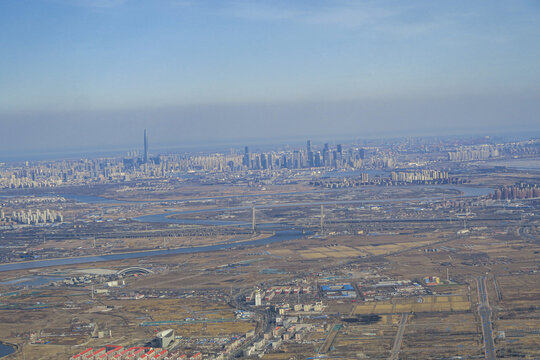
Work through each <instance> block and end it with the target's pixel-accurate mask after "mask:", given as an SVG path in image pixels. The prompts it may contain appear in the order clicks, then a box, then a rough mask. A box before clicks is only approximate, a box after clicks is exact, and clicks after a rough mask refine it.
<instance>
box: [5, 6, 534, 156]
mask: <svg viewBox="0 0 540 360" xmlns="http://www.w3.org/2000/svg"><path fill="white" fill-rule="evenodd" d="M539 13H540V5H539V4H538V2H536V1H491V2H489V4H486V3H472V4H471V3H470V2H465V1H453V2H438V3H435V2H432V1H417V2H406V3H404V2H399V1H358V2H355V1H338V0H328V1H298V2H289V1H175V0H170V1H168V0H160V1H129V0H97V1H90V0H74V1H65V0H36V1H24V2H21V1H11V0H10V1H3V2H2V3H1V4H0V34H1V35H0V42H1V45H2V49H3V51H2V53H3V56H2V57H1V58H0V68H1V69H2V71H1V75H0V76H1V81H0V123H1V125H2V131H1V132H0V149H1V150H3V151H10V152H17V151H23V150H24V151H34V152H41V151H45V150H51V149H53V150H55V151H59V150H61V149H63V148H69V149H100V148H103V147H104V146H105V147H110V146H111V145H112V144H114V145H115V146H121V147H133V146H135V145H137V144H138V142H139V140H140V131H141V129H142V128H148V129H149V131H150V132H151V133H152V141H153V143H154V144H159V143H167V144H174V143H178V144H181V143H185V142H190V143H193V142H198V141H202V142H228V141H230V140H233V141H236V140H238V142H239V143H241V141H242V140H246V139H249V138H263V137H264V138H276V139H280V138H303V137H319V136H321V135H324V136H326V135H331V136H335V137H341V136H344V135H348V134H350V133H351V132H355V133H358V134H367V135H369V134H388V135H394V134H400V135H413V134H436V135H440V134H447V133H454V134H463V133H468V132H473V133H490V132H491V133H497V132H498V133H500V132H507V131H509V130H516V127H520V128H523V129H524V130H525V131H538V130H540V127H539V124H540V122H539V121H538V115H537V114H538V113H539V111H540V105H539V104H540V85H539V84H540V66H539V63H538V58H540V43H539V42H538V38H540V22H539V21H538V18H539Z"/></svg>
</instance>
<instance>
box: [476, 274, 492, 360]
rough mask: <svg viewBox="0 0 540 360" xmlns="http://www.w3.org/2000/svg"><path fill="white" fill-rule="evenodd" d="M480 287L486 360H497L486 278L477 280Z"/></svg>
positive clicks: (479, 301) (479, 295)
mask: <svg viewBox="0 0 540 360" xmlns="http://www.w3.org/2000/svg"><path fill="white" fill-rule="evenodd" d="M476 283H477V285H478V314H479V315H480V321H481V322H482V337H483V338H484V351H485V354H486V359H488V360H495V359H496V358H497V357H496V353H495V343H494V342H493V330H492V327H491V308H490V307H489V298H488V294H487V288H486V277H485V276H480V277H478V278H476Z"/></svg>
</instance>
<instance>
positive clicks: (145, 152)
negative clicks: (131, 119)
mask: <svg viewBox="0 0 540 360" xmlns="http://www.w3.org/2000/svg"><path fill="white" fill-rule="evenodd" d="M144 162H145V163H147V162H148V138H147V137H146V129H144Z"/></svg>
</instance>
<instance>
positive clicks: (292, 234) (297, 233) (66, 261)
mask: <svg viewBox="0 0 540 360" xmlns="http://www.w3.org/2000/svg"><path fill="white" fill-rule="evenodd" d="M310 234H312V233H311V232H303V231H302V230H301V229H290V230H283V231H277V232H276V233H275V234H274V235H272V236H270V237H268V238H265V239H257V240H250V241H244V242H240V243H228V242H226V243H221V244H215V245H207V246H193V247H185V248H177V249H161V250H147V251H138V252H130V253H121V254H107V255H101V256H83V257H73V258H62V259H50V260H37V261H24V262H19V263H11V264H3V265H0V272H2V271H10V270H24V269H34V268H42V267H49V266H60V265H73V264H84V263H92V262H101V261H113V260H124V259H136V258H142V257H148V256H163V255H174V254H191V253H199V252H209V251H217V250H227V249H232V248H235V247H240V246H259V245H265V244H271V243H275V242H281V241H289V240H295V239H298V238H301V237H302V236H306V235H310Z"/></svg>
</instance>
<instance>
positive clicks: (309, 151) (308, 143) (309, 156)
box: [307, 140, 314, 167]
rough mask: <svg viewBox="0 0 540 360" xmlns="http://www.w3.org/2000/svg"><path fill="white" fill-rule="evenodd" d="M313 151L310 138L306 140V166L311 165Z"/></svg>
mask: <svg viewBox="0 0 540 360" xmlns="http://www.w3.org/2000/svg"><path fill="white" fill-rule="evenodd" d="M313 165H314V164H313V151H312V150H311V140H308V141H307V166H308V167H313Z"/></svg>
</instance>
